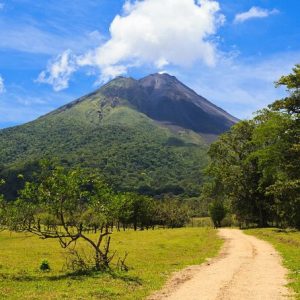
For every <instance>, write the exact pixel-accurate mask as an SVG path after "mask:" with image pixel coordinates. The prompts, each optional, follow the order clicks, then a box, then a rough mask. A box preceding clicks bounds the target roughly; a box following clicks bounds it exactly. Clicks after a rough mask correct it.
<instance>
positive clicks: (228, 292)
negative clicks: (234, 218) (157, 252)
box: [149, 229, 291, 300]
mask: <svg viewBox="0 0 300 300" xmlns="http://www.w3.org/2000/svg"><path fill="white" fill-rule="evenodd" d="M219 234H220V236H221V237H222V238H224V239H225V245H224V247H223V250H222V252H221V254H220V256H219V257H217V258H216V259H213V260H211V261H208V262H206V263H204V264H202V265H201V266H193V267H189V268H187V269H185V270H183V271H181V272H178V273H176V274H175V275H174V276H173V278H172V279H171V280H170V281H169V283H168V284H167V285H166V287H165V288H164V289H163V290H162V291H160V292H158V293H157V294H155V295H152V296H151V297H150V298H149V299H151V300H160V299H168V300H206V299H210V300H211V299H214V300H216V299H226V300H229V299H230V300H249V299H251V300H252V299H253V300H278V299H287V298H289V299H291V298H290V297H291V294H290V293H289V290H288V289H287V288H286V287H285V285H286V284H287V280H286V273H287V271H286V270H285V268H283V267H282V265H281V259H280V257H279V255H278V254H277V252H276V251H275V250H274V249H273V247H272V246H271V245H270V244H268V243H267V242H264V241H261V240H259V239H257V238H255V237H253V236H248V235H246V234H244V233H243V232H242V231H240V230H238V229H220V230H219Z"/></svg>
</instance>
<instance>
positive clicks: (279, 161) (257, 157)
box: [203, 65, 300, 229]
mask: <svg viewBox="0 0 300 300" xmlns="http://www.w3.org/2000/svg"><path fill="white" fill-rule="evenodd" d="M276 86H277V87H279V86H283V87H285V88H286V89H287V91H288V96H287V97H285V98H283V99H281V100H277V101H275V102H274V103H272V104H271V105H269V106H268V107H267V108H265V109H262V110H260V111H258V112H257V113H256V115H255V117H254V118H253V119H251V120H244V121H241V122H239V123H237V124H236V125H235V126H233V127H232V128H231V130H230V131H229V132H227V133H225V134H223V135H222V136H221V137H220V138H219V139H218V140H217V141H216V142H215V143H213V144H212V145H211V147H210V149H209V155H210V158H211V162H210V165H209V167H208V169H207V174H208V176H209V178H210V180H209V181H208V182H207V183H206V184H205V185H204V187H203V197H207V198H209V199H210V202H212V204H211V206H210V210H211V212H212V214H213V215H214V217H215V221H217V222H218V221H220V220H221V219H222V218H223V217H224V215H225V214H224V212H225V211H226V210H227V211H228V212H229V213H231V214H234V215H235V217H236V219H237V220H238V222H239V223H240V224H241V225H242V224H244V225H245V226H249V225H258V226H260V227H262V226H268V225H276V226H281V227H287V226H290V227H296V228H298V229H300V118H299V113H300V65H296V66H295V68H294V69H293V72H292V73H291V74H289V75H287V76H282V77H281V78H280V79H279V80H278V82H276Z"/></svg>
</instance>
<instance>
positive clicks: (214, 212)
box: [209, 200, 226, 228]
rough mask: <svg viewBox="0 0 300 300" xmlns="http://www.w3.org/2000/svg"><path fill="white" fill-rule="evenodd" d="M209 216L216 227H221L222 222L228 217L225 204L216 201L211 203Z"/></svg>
mask: <svg viewBox="0 0 300 300" xmlns="http://www.w3.org/2000/svg"><path fill="white" fill-rule="evenodd" d="M209 214H210V217H211V219H212V221H213V223H214V227H215V228H218V227H221V222H222V220H223V219H224V218H225V217H226V209H225V207H224V203H223V202H222V201H219V200H215V201H213V202H212V203H210V205H209Z"/></svg>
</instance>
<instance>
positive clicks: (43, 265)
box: [40, 259, 51, 271]
mask: <svg viewBox="0 0 300 300" xmlns="http://www.w3.org/2000/svg"><path fill="white" fill-rule="evenodd" d="M40 270H41V271H50V270H51V268H50V264H49V262H48V260H47V259H44V260H42V262H41V264H40Z"/></svg>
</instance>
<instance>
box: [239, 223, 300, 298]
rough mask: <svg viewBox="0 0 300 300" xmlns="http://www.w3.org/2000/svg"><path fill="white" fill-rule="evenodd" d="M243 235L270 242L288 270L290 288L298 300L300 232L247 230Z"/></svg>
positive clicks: (299, 294) (299, 291)
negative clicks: (246, 234)
mask: <svg viewBox="0 0 300 300" xmlns="http://www.w3.org/2000/svg"><path fill="white" fill-rule="evenodd" d="M245 233H248V234H251V235H255V236H256V237H258V238H260V239H263V240H266V241H268V242H270V243H271V244H272V245H273V246H274V247H275V248H276V249H277V251H278V252H279V253H280V254H281V256H282V257H283V262H284V265H285V266H286V267H287V268H288V269H289V270H290V275H289V276H290V279H291V283H290V287H291V288H292V289H293V290H294V291H295V293H296V299H300V232H299V231H297V232H295V231H284V230H279V229H274V228H268V229H249V230H245Z"/></svg>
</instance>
